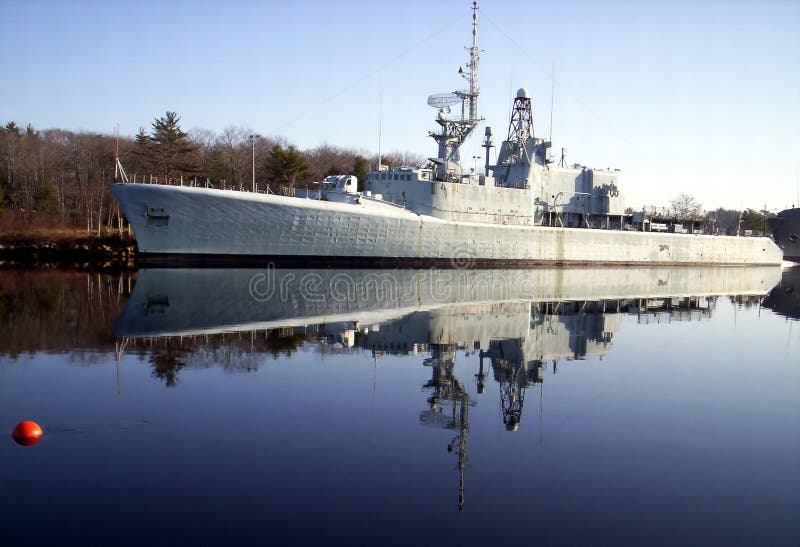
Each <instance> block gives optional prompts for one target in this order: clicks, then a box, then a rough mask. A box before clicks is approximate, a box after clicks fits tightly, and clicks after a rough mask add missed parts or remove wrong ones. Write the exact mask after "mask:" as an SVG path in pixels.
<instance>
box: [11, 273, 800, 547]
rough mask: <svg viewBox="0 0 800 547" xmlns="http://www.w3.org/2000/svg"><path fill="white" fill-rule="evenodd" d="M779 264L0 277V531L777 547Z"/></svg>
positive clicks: (787, 485) (797, 461) (790, 284)
mask: <svg viewBox="0 0 800 547" xmlns="http://www.w3.org/2000/svg"><path fill="white" fill-rule="evenodd" d="M797 272H800V270H787V271H784V272H781V271H780V269H778V268H658V267H655V268H642V269H639V268H617V269H613V268H600V269H594V268H575V269H549V268H542V269H530V270H501V271H495V270H474V271H472V270H391V271H387V270H303V269H295V270H285V269H274V268H270V267H266V268H263V269H146V270H141V271H139V272H136V273H132V274H121V275H98V274H94V273H80V272H55V271H49V272H21V271H16V272H9V271H1V270H0V326H2V329H3V333H4V336H3V337H0V375H1V376H2V379H3V381H2V382H0V409H2V412H1V413H0V414H1V415H3V416H5V417H6V421H5V422H4V423H5V424H6V429H7V432H10V431H11V429H12V428H13V427H14V425H15V424H16V423H17V422H19V421H22V420H24V419H30V420H35V421H37V423H40V424H41V425H42V426H43V428H44V436H43V438H42V440H41V441H40V442H39V443H37V445H36V446H34V447H30V448H23V447H20V446H18V445H16V444H15V443H14V441H13V440H12V439H11V437H10V435H9V436H8V438H7V442H5V443H1V442H0V461H2V462H3V463H4V465H3V466H0V485H2V487H3V491H4V499H5V500H6V502H5V503H4V505H3V509H2V511H3V513H2V515H3V517H4V518H5V519H6V520H7V521H8V522H13V523H15V526H13V527H9V529H7V531H6V536H5V539H6V542H7V543H9V544H22V543H25V544H27V543H43V544H63V543H81V544H94V543H109V538H114V539H113V540H112V542H114V543H130V544H141V545H151V544H156V543H165V544H186V543H192V544H201V543H202V544H206V543H214V544H241V543H272V544H330V543H334V544H339V543H354V544H365V543H366V544H405V545H408V544H418V543H423V544H428V543H435V544H443V545H445V544H494V543H497V542H498V539H499V538H500V537H502V540H501V541H502V542H503V543H509V544H529V543H545V544H580V545H584V544H597V543H602V544H610V543H614V544H618V543H636V544H643V543H647V544H651V543H654V542H655V543H659V542H663V543H665V544H676V543H703V544H731V543H746V544H765V543H767V544H791V543H792V542H793V541H794V540H795V539H796V538H797V537H800V456H798V454H800V407H798V404H797V401H798V392H799V391H800V367H798V366H797V362H798V359H797V355H798V354H800V329H798V325H795V324H794V323H796V322H797V318H798V316H799V315H800V313H798V304H797V300H796V295H797V292H796V288H795V287H796V285H797ZM110 500H114V501H113V502H111V501H110ZM155 500H158V503H154V501H155ZM165 511H168V515H169V517H168V518H165ZM744 514H746V515H747V518H742V515H744ZM532 515H535V521H534V520H532V517H531V516H532ZM527 522H531V523H532V524H535V526H533V525H531V526H525V525H522V526H518V525H516V524H514V523H527ZM145 523H146V524H145ZM509 523H512V524H513V525H509ZM676 523H680V525H676ZM498 533H499V534H500V536H498ZM654 538H656V539H655V541H654ZM687 540H690V541H687Z"/></svg>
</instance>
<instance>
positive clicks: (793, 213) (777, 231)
mask: <svg viewBox="0 0 800 547" xmlns="http://www.w3.org/2000/svg"><path fill="white" fill-rule="evenodd" d="M767 227H768V228H769V231H770V232H771V233H772V237H773V239H774V240H775V243H777V244H778V247H780V248H781V249H782V250H783V259H784V260H791V261H792V262H800V207H795V208H792V209H785V210H783V211H781V212H780V213H778V214H777V215H776V216H774V217H770V218H768V219H767Z"/></svg>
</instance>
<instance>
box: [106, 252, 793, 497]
mask: <svg viewBox="0 0 800 547" xmlns="http://www.w3.org/2000/svg"><path fill="white" fill-rule="evenodd" d="M779 276H780V271H779V270H778V269H776V268H771V267H765V268H747V269H743V268H708V269H697V268H645V269H631V268H625V269H610V268H606V269H538V270H478V271H470V270H435V269H433V270H398V271H382V270H381V271H376V270H325V271H321V272H320V271H313V272H312V271H306V270H276V269H273V268H266V269H262V270H257V269H221V270H218V269H152V270H143V271H141V272H140V273H139V278H138V280H137V284H136V289H135V290H134V292H133V295H132V296H131V299H130V301H129V302H128V304H127V306H126V307H125V309H124V311H123V313H122V314H121V316H120V317H119V319H118V320H117V322H116V324H115V325H114V333H115V335H116V336H117V337H119V339H120V345H119V348H120V349H124V348H125V347H126V346H127V345H128V344H131V345H132V346H136V345H137V344H139V345H142V344H145V345H147V346H148V347H150V348H152V359H153V360H154V363H153V364H154V370H155V371H156V374H155V375H156V376H157V377H160V378H163V379H164V380H165V382H166V383H167V385H168V386H172V385H175V382H176V374H177V372H178V370H179V369H180V368H183V367H185V366H187V365H188V366H191V365H189V363H191V362H194V363H199V365H196V366H200V367H205V366H208V364H209V363H219V364H222V366H224V367H230V366H231V365H230V363H231V362H233V361H235V362H238V363H239V367H238V368H239V369H240V370H245V371H249V370H252V369H253V368H256V367H257V362H258V359H257V358H256V355H257V353H258V352H259V350H260V351H264V350H268V351H271V352H273V353H276V352H280V351H281V350H290V349H294V348H296V347H297V346H298V344H301V343H305V344H307V345H309V346H316V348H317V350H318V351H320V352H321V353H337V352H349V351H354V350H357V349H361V350H367V351H369V352H370V353H371V356H372V357H373V358H374V359H375V360H376V363H377V359H378V358H380V357H383V356H385V355H387V354H388V355H399V356H415V357H417V360H418V361H420V362H421V363H422V364H423V365H424V366H426V367H430V379H429V380H428V381H427V382H425V384H424V385H423V386H422V388H423V390H424V391H425V392H427V393H429V396H428V397H427V401H426V402H427V408H426V409H425V410H423V411H421V412H420V415H419V420H420V423H421V424H422V425H424V426H430V427H438V428H443V429H447V430H451V431H453V432H454V437H453V438H452V439H451V440H450V441H449V443H448V444H447V450H448V452H453V453H455V455H456V458H457V470H458V475H459V487H458V508H459V510H462V509H463V507H464V499H465V491H464V490H465V489H464V485H465V470H466V468H467V462H468V456H467V454H468V436H469V429H470V423H469V411H470V407H474V406H475V405H476V404H477V399H476V397H474V396H471V395H470V393H469V390H468V389H467V388H466V385H465V382H464V381H463V380H462V379H460V378H458V377H457V375H456V373H455V363H456V358H457V355H458V354H459V352H466V356H467V357H469V356H470V354H471V353H473V352H474V353H477V355H478V360H479V368H478V372H477V373H476V374H475V382H476V389H475V392H476V394H477V395H478V396H480V395H482V394H484V392H485V388H486V382H487V378H488V377H489V371H488V368H491V377H492V378H493V380H494V381H495V382H496V383H497V385H498V391H499V406H500V415H501V419H502V422H503V424H504V427H505V429H506V430H507V431H517V430H518V428H519V427H520V423H521V421H522V419H523V411H524V404H525V398H526V393H527V391H528V390H529V389H531V388H532V387H536V386H538V388H539V390H538V397H541V396H542V384H543V382H544V374H545V371H547V370H548V367H550V369H551V370H552V373H553V374H555V373H556V372H557V369H558V365H559V363H560V362H563V361H571V360H580V359H584V358H586V357H587V356H590V357H599V358H600V359H602V358H603V356H605V355H607V354H608V353H609V351H610V350H611V346H612V342H613V339H614V336H615V333H617V331H619V330H620V325H621V317H622V316H630V317H633V318H635V321H636V322H637V323H645V324H651V323H663V324H669V323H675V322H692V321H695V322H698V321H703V320H704V319H708V318H710V316H711V314H712V313H713V311H714V308H715V305H716V303H717V301H718V298H720V297H721V296H730V297H734V298H736V299H737V302H738V303H740V304H758V303H759V302H760V299H761V297H762V296H763V295H764V294H765V293H767V291H768V290H769V289H770V288H772V287H773V286H774V285H775V284H776V283H778V281H779V280H780V277H779ZM214 335H218V336H222V337H223V339H222V340H223V341H225V342H227V343H224V344H221V343H220V340H218V339H215V338H214ZM209 337H210V338H209ZM226 337H227V338H226ZM232 338H233V339H235V340H236V341H237V342H238V344H237V343H234V344H231V341H232V340H231V339H232ZM176 340H177V341H178V345H177V346H176V345H174V342H175V341H176ZM242 342H243V343H242ZM180 344H183V346H181V345H180ZM248 344H249V352H248V350H247V347H248ZM220 347H224V348H226V349H227V351H233V352H234V353H235V355H236V358H235V359H231V356H230V354H229V353H228V354H226V355H225V357H224V358H221V357H220V353H219V348H220ZM209 348H217V349H216V350H212V352H213V354H211V355H210V354H209Z"/></svg>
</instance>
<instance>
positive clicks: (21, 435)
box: [11, 420, 42, 446]
mask: <svg viewBox="0 0 800 547" xmlns="http://www.w3.org/2000/svg"><path fill="white" fill-rule="evenodd" d="M11 436H12V437H14V440H15V441H17V444H21V445H22V446H31V445H33V444H36V443H38V442H39V440H40V439H41V438H42V428H41V427H40V426H39V424H37V423H36V422H31V421H28V420H26V421H24V422H20V423H18V424H17V427H15V428H14V431H12V432H11Z"/></svg>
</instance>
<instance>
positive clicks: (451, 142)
mask: <svg viewBox="0 0 800 547" xmlns="http://www.w3.org/2000/svg"><path fill="white" fill-rule="evenodd" d="M477 36H478V6H477V2H473V5H472V46H471V47H470V48H469V61H468V63H467V65H466V69H459V74H461V75H462V76H463V78H464V79H465V80H466V81H467V82H468V84H469V87H468V88H467V89H461V90H457V91H454V92H452V93H445V94H437V95H432V96H430V97H429V99H428V104H429V105H430V106H433V107H434V108H436V110H437V117H436V122H437V124H438V125H439V130H438V131H435V132H432V133H431V134H430V136H431V137H432V138H433V139H434V140H435V141H436V143H437V145H438V155H437V156H436V157H435V158H430V165H431V167H430V168H416V167H399V168H395V169H392V170H384V169H383V168H382V167H383V166H381V165H379V166H378V167H379V168H378V170H376V171H372V172H370V173H368V175H367V178H366V181H364V182H365V190H364V191H363V192H360V191H358V181H357V180H356V178H355V177H354V176H349V175H342V176H336V177H330V178H328V179H326V180H325V181H322V183H320V191H319V192H317V193H315V198H316V199H309V195H308V194H306V196H305V197H296V196H284V195H280V196H279V195H275V194H272V193H269V192H267V193H258V192H244V191H236V190H219V189H214V188H198V187H185V186H169V185H158V184H130V183H127V182H123V183H115V184H113V185H112V193H113V195H114V197H115V198H116V199H117V201H118V202H119V204H120V207H121V208H122V210H123V211H124V213H125V216H126V218H127V219H128V221H129V223H130V224H131V226H132V228H133V230H134V232H135V234H136V239H137V244H138V248H139V253H140V255H139V256H140V260H141V261H142V263H145V264H146V263H151V264H168V265H174V264H186V263H204V264H207V265H208V264H241V263H243V262H249V263H256V264H259V263H266V262H267V261H277V262H278V263H282V264H286V263H295V264H303V265H305V266H313V265H324V266H331V265H347V266H352V265H370V266H400V265H404V266H428V265H439V266H447V267H509V266H528V265H563V264H611V265H624V264H634V265H642V264H660V265H776V264H780V262H781V251H780V249H779V248H778V247H777V246H776V245H775V244H774V243H773V242H772V241H771V240H770V239H768V238H754V237H726V236H710V235H701V234H698V233H696V229H697V227H696V225H695V224H694V223H693V222H690V223H689V225H688V227H687V226H686V225H685V224H683V223H681V224H680V225H673V226H671V227H669V226H666V225H662V223H655V222H651V221H650V219H648V218H647V215H644V214H642V215H638V216H637V215H631V214H626V213H625V206H624V202H623V200H622V198H621V196H620V192H619V188H618V173H617V171H616V170H612V169H593V168H589V167H585V166H581V165H578V164H573V165H572V166H568V165H567V164H566V161H565V159H564V155H563V149H562V155H561V159H560V161H558V162H557V163H556V162H555V161H554V159H553V158H552V157H551V153H550V149H551V142H550V141H549V140H547V139H544V138H541V137H537V136H536V135H535V133H534V117H533V109H532V104H531V99H530V95H529V93H528V91H527V90H525V89H520V90H519V91H518V92H517V94H516V98H515V99H514V105H513V109H512V115H511V120H510V122H509V125H508V132H507V135H506V138H505V140H504V141H503V142H502V143H501V144H500V146H499V149H498V153H497V160H496V161H495V162H494V163H491V162H490V160H489V158H490V152H491V149H492V148H494V146H495V145H494V143H493V140H492V139H493V132H492V129H491V128H490V127H487V128H486V130H485V138H484V142H483V147H484V148H485V151H486V153H485V158H486V165H485V167H484V170H483V173H476V172H471V171H470V172H465V171H464V170H463V169H462V166H461V161H460V155H459V150H460V147H461V146H462V145H463V144H464V142H465V141H466V140H467V138H469V137H470V135H471V134H472V133H473V131H474V130H475V129H476V127H477V126H478V125H479V124H480V122H481V121H482V118H480V117H479V115H478V97H479V94H480V89H479V86H478V68H479V49H478V42H477ZM670 228H671V229H672V231H674V232H677V233H666V232H667V231H669V229H670ZM683 232H694V233H690V234H686V233H683Z"/></svg>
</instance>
